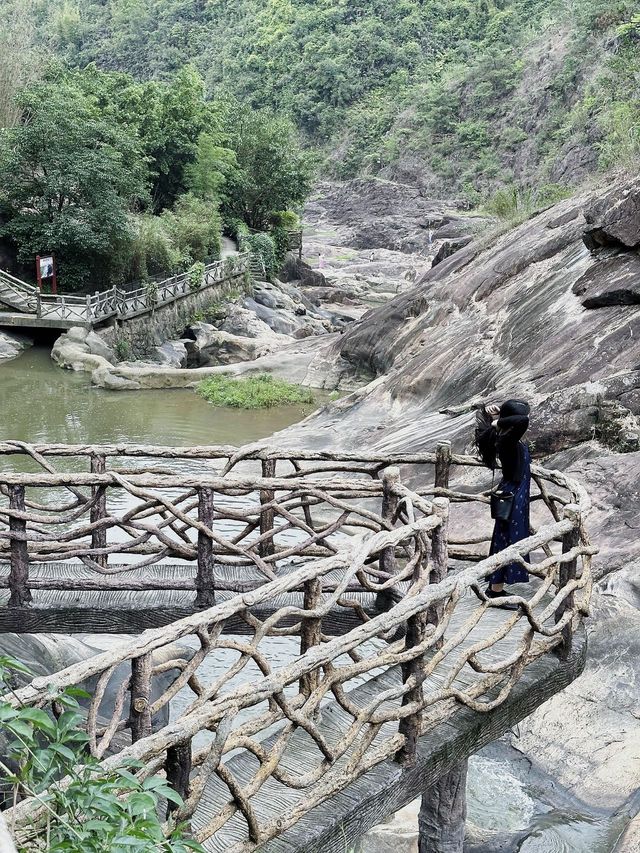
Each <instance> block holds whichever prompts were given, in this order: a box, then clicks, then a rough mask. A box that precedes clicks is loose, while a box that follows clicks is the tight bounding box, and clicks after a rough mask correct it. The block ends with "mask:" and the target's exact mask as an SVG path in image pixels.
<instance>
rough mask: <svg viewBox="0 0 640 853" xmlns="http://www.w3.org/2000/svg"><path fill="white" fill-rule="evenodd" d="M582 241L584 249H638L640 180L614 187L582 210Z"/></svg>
mask: <svg viewBox="0 0 640 853" xmlns="http://www.w3.org/2000/svg"><path fill="white" fill-rule="evenodd" d="M585 222H586V225H587V227H586V229H585V234H584V241H585V243H586V245H587V246H588V248H590V249H597V248H599V247H601V246H622V247H624V248H627V249H638V248H640V181H634V182H629V183H626V184H620V183H618V184H615V185H614V186H613V187H612V188H611V189H610V190H609V191H608V192H606V193H604V194H601V195H600V196H599V197H597V198H595V199H594V200H593V202H592V203H591V204H590V205H589V206H588V207H587V209H586V211H585Z"/></svg>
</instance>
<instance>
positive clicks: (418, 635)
mask: <svg viewBox="0 0 640 853" xmlns="http://www.w3.org/2000/svg"><path fill="white" fill-rule="evenodd" d="M426 624H427V620H426V614H425V613H424V612H423V613H417V614H416V615H415V616H412V617H411V618H410V619H409V620H408V621H407V633H406V635H405V648H407V649H410V648H414V647H415V646H419V645H420V643H421V642H422V641H423V640H424V636H425V628H426ZM423 670H424V655H417V656H416V657H415V658H413V660H410V661H409V662H408V663H404V664H402V681H403V683H405V684H406V682H407V681H408V680H409V678H411V676H414V675H415V676H420V675H421V673H422V672H423ZM423 695H424V694H423V689H422V682H421V683H420V684H418V685H416V686H415V687H412V688H411V689H410V690H408V691H407V692H406V693H405V694H404V696H403V697H402V706H403V707H404V706H405V705H409V704H411V703H412V702H422V699H423ZM421 719H422V712H421V711H418V712H417V713H414V714H410V715H409V716H407V717H403V718H402V719H401V720H400V723H399V725H398V732H399V733H400V734H401V735H404V736H405V742H404V746H403V747H402V748H401V749H400V750H399V751H398V752H397V753H396V756H395V758H396V761H397V762H398V764H402V765H403V766H407V765H411V764H414V763H415V760H416V748H417V745H418V738H419V737H420V727H421Z"/></svg>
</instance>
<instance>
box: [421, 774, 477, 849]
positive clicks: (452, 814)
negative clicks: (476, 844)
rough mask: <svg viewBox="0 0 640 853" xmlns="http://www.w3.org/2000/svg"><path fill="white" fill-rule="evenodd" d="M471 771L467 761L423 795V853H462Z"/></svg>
mask: <svg viewBox="0 0 640 853" xmlns="http://www.w3.org/2000/svg"><path fill="white" fill-rule="evenodd" d="M467 769H468V762H467V760H466V759H465V760H464V761H462V762H461V763H460V764H458V765H457V766H456V767H454V768H453V769H452V770H450V771H449V772H448V773H445V775H444V776H442V777H441V778H440V779H438V781H437V782H436V783H435V785H431V787H430V788H427V790H426V791H425V792H424V794H423V795H422V805H421V807H420V814H419V816H418V832H419V839H418V849H419V853H462V850H463V845H464V824H465V821H466V819H467Z"/></svg>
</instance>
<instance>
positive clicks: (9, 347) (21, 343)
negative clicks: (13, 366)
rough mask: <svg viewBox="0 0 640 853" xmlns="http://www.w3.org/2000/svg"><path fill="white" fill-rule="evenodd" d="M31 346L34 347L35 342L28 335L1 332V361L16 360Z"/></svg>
mask: <svg viewBox="0 0 640 853" xmlns="http://www.w3.org/2000/svg"><path fill="white" fill-rule="evenodd" d="M30 346H33V341H32V340H31V338H28V337H26V335H21V334H17V333H15V332H5V331H0V361H3V360H4V359H9V358H16V356H19V355H20V353H21V352H24V350H26V349H28V348H29V347H30Z"/></svg>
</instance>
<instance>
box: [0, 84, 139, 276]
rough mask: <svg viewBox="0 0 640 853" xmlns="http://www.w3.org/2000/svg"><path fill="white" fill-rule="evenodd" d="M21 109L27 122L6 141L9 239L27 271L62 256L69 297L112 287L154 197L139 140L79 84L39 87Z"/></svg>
mask: <svg viewBox="0 0 640 853" xmlns="http://www.w3.org/2000/svg"><path fill="white" fill-rule="evenodd" d="M18 104H19V106H20V109H21V112H22V121H21V123H20V124H18V125H16V126H15V127H14V128H10V129H8V130H5V131H4V133H3V135H2V138H1V140H0V198H1V202H2V207H3V209H4V213H5V224H4V226H3V228H2V232H3V233H4V234H5V235H6V236H8V237H9V238H11V239H12V240H13V241H14V242H15V244H16V246H17V248H18V258H19V260H20V261H21V262H23V263H25V264H26V263H30V262H31V261H33V258H34V256H35V255H36V254H38V253H44V252H55V254H56V256H57V259H58V268H59V273H60V280H61V283H62V284H63V285H64V286H65V287H66V288H68V289H73V288H77V287H79V286H81V285H83V284H89V283H91V284H92V285H95V284H103V283H105V282H108V281H110V280H111V279H112V278H113V277H114V276H116V275H117V274H118V273H119V272H120V271H121V269H122V267H123V264H124V263H125V258H126V256H127V253H128V247H129V244H130V241H131V237H132V235H131V227H130V220H129V211H130V210H131V209H132V207H134V206H136V205H138V204H140V203H141V202H144V200H145V199H146V196H147V184H146V179H147V164H146V163H145V160H144V157H143V155H142V152H141V150H140V145H139V141H138V139H137V138H136V137H135V136H133V135H131V134H129V133H127V131H126V130H125V129H124V128H122V127H121V126H118V125H117V124H115V123H113V122H110V121H107V120H106V119H105V117H104V116H103V115H101V112H100V110H99V109H98V108H97V107H96V105H95V104H94V103H93V102H92V101H91V100H90V99H89V98H87V97H86V96H85V95H84V93H83V92H82V91H81V90H80V89H79V88H78V87H77V86H75V85H74V80H73V78H63V79H62V80H59V81H56V82H55V83H54V82H41V83H37V84H34V85H32V86H30V87H28V88H27V89H25V90H24V91H23V92H22V93H21V95H20V96H19V98H18Z"/></svg>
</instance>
